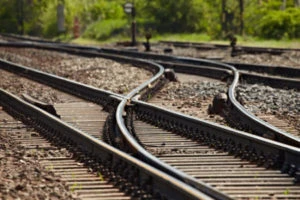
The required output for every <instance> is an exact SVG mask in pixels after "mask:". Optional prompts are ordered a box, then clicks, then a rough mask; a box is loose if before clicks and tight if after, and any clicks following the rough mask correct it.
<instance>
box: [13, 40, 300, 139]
mask: <svg viewBox="0 0 300 200" xmlns="http://www.w3.org/2000/svg"><path fill="white" fill-rule="evenodd" d="M16 46H19V47H23V46H24V44H21V45H20V44H17V45H16ZM25 46H27V47H34V45H28V44H26V45H25ZM35 47H37V46H35ZM38 47H39V48H43V47H41V46H38ZM68 47H69V46H68ZM44 48H48V49H52V50H53V49H54V50H59V51H67V52H68V51H70V52H72V53H75V54H78V53H79V52H78V51H75V50H69V49H60V48H55V47H49V46H48V47H44ZM73 48H79V47H73ZM81 48H83V49H90V48H89V47H81ZM94 50H98V51H103V52H105V56H107V57H109V56H108V54H110V55H111V54H114V53H118V54H121V55H122V54H123V55H126V56H139V57H142V58H148V59H152V60H153V59H155V60H157V59H158V60H164V61H163V62H160V61H159V63H160V64H163V65H164V66H166V67H171V68H174V69H175V70H176V71H179V72H183V73H189V72H190V71H191V70H193V73H196V74H204V75H206V76H207V75H208V76H212V77H214V78H216V77H218V78H220V77H221V78H225V77H228V76H231V72H230V71H229V70H227V69H226V68H225V70H224V67H223V68H222V67H221V68H220V66H219V65H214V64H212V63H205V61H204V64H203V62H202V61H201V60H200V61H199V60H197V59H187V58H176V57H168V56H159V55H149V54H143V53H134V52H126V51H116V50H111V49H101V50H100V49H94ZM81 53H85V54H88V55H89V54H91V53H88V52H87V51H81ZM92 54H93V55H94V56H95V54H97V53H92ZM102 55H103V54H102ZM165 60H166V61H165ZM172 60H173V61H175V62H173V63H172V62H171V61H172ZM182 62H184V63H183V64H182ZM197 63H198V65H196V64H197ZM199 65H202V66H203V65H204V67H201V66H200V67H199ZM205 66H206V67H205ZM207 66H209V68H208V67H207ZM258 68H259V67H258ZM264 69H265V68H264V67H263V68H260V70H262V71H263V70H264ZM276 73H279V72H276ZM244 77H248V78H246V80H247V81H251V80H252V81H253V80H255V81H258V80H260V81H262V80H264V81H265V80H266V77H265V76H257V75H255V74H254V75H253V74H246V75H245V74H242V75H241V78H242V79H245V78H244ZM267 83H268V84H271V85H272V86H276V85H280V86H288V87H293V88H295V87H296V88H297V87H298V85H299V82H298V81H297V80H295V79H286V78H284V79H282V80H280V81H279V79H273V78H269V79H268V81H267ZM236 108H237V109H238V110H240V111H238V112H239V113H244V114H242V116H241V114H238V115H239V117H242V118H243V119H244V120H243V121H245V117H246V118H247V120H248V122H246V123H245V124H242V125H240V124H238V126H242V127H243V128H245V127H247V129H249V127H255V126H253V123H254V124H257V120H255V121H253V120H251V118H253V117H254V116H253V115H251V114H250V116H249V114H247V111H245V110H244V111H242V112H241V110H243V108H242V107H241V106H236ZM235 114H236V113H235ZM249 120H250V122H249ZM235 121H241V120H240V119H236V120H235ZM258 121H259V124H263V123H264V122H263V121H262V120H258ZM249 124H250V125H249ZM251 124H252V125H251ZM256 126H257V125H256ZM247 129H246V130H247ZM266 129H267V130H270V127H269V125H267V126H263V127H262V126H261V125H260V126H259V128H257V129H256V130H254V132H258V133H259V132H260V133H259V134H260V135H263V134H264V133H265V132H266V131H265V130H266ZM271 129H274V128H272V127H271ZM263 130H264V131H263ZM268 132H270V131H268ZM271 132H274V130H271ZM275 132H277V133H276V134H275V136H276V135H278V136H276V137H275V138H280V137H281V135H285V136H286V135H288V134H286V133H282V131H279V130H276V131H275ZM278 132H281V133H279V134H278ZM285 136H284V137H285ZM272 137H273V138H274V136H272ZM278 140H279V141H281V139H278Z"/></svg>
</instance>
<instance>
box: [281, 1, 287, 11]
mask: <svg viewBox="0 0 300 200" xmlns="http://www.w3.org/2000/svg"><path fill="white" fill-rule="evenodd" d="M285 9H286V0H282V5H281V10H285Z"/></svg>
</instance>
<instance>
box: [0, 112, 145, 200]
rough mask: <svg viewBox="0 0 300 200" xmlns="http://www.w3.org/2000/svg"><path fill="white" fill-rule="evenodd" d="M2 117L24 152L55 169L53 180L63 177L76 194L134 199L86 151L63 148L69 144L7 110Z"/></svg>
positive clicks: (2, 127)
mask: <svg viewBox="0 0 300 200" xmlns="http://www.w3.org/2000/svg"><path fill="white" fill-rule="evenodd" d="M0 121H1V122H0V124H1V130H2V131H3V132H5V133H6V134H7V135H10V137H12V138H13V139H14V141H16V142H17V143H18V144H19V145H20V146H21V147H23V148H24V149H25V150H26V152H25V155H26V156H28V157H35V158H36V160H35V161H38V162H39V163H40V164H41V166H42V167H43V168H44V169H45V170H46V171H49V172H50V171H51V172H53V173H54V175H55V176H56V177H53V178H52V180H56V179H59V180H61V181H64V182H65V184H66V185H67V187H68V189H69V190H70V191H71V192H72V193H73V194H74V197H75V198H80V199H97V198H98V199H99V198H101V199H107V200H109V199H110V200H112V199H124V200H125V199H132V198H131V195H130V194H128V193H126V191H125V190H124V191H122V190H121V189H120V188H119V187H118V186H116V182H113V181H112V177H110V176H109V174H108V173H107V172H105V167H104V166H101V165H99V166H98V169H96V168H95V169H93V168H92V167H93V166H92V165H91V163H88V160H87V159H84V157H85V155H84V154H82V153H80V152H79V151H76V149H75V148H74V147H73V151H72V150H71V151H66V150H61V149H63V147H64V146H66V147H67V146H69V147H70V145H69V144H67V143H61V142H60V141H59V140H57V139H56V141H55V139H53V138H51V137H50V136H49V135H48V138H47V133H45V131H39V132H41V134H40V133H39V132H37V131H36V130H35V129H34V127H31V126H29V125H25V124H23V123H22V122H20V121H18V120H16V119H15V118H13V117H11V115H9V114H8V113H7V112H4V111H1V112H0ZM4 121H5V122H4ZM69 149H71V148H69ZM100 170H101V171H100ZM48 179H51V177H48ZM145 195H146V194H145Z"/></svg>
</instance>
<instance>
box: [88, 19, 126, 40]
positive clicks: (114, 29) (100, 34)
mask: <svg viewBox="0 0 300 200" xmlns="http://www.w3.org/2000/svg"><path fill="white" fill-rule="evenodd" d="M127 24H128V23H127V20H125V19H108V20H100V21H97V22H94V23H92V24H90V25H89V26H88V27H87V29H86V30H85V32H84V34H83V37H86V38H95V39H98V40H105V39H108V38H109V37H111V36H113V35H116V34H122V33H123V34H124V30H126V25H127ZM127 29H128V28H127Z"/></svg>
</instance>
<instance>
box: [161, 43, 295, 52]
mask: <svg viewBox="0 0 300 200" xmlns="http://www.w3.org/2000/svg"><path fill="white" fill-rule="evenodd" d="M159 43H161V44H168V45H173V46H175V47H183V48H196V49H204V50H206V49H209V50H213V49H225V48H230V45H226V44H211V43H200V42H177V41H176V42H175V41H159ZM236 48H237V49H236V50H237V51H239V52H245V53H253V54H257V53H270V54H282V53H284V52H289V51H300V49H296V48H270V47H268V48H266V47H250V46H240V45H239V46H236Z"/></svg>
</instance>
